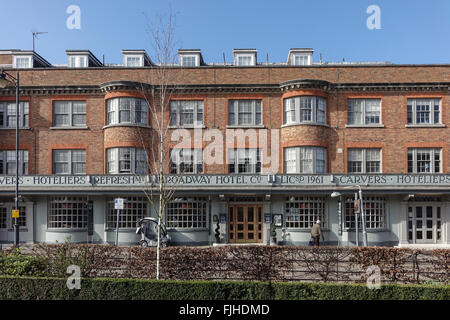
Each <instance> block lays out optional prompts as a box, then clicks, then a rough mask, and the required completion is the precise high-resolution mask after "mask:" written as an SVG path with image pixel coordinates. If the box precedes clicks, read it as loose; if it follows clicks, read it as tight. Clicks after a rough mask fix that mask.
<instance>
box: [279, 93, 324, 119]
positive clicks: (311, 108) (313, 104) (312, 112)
mask: <svg viewBox="0 0 450 320" xmlns="http://www.w3.org/2000/svg"><path fill="white" fill-rule="evenodd" d="M303 123H317V124H325V123H326V100H325V99H324V98H322V97H315V96H301V97H292V98H287V99H284V124H303Z"/></svg>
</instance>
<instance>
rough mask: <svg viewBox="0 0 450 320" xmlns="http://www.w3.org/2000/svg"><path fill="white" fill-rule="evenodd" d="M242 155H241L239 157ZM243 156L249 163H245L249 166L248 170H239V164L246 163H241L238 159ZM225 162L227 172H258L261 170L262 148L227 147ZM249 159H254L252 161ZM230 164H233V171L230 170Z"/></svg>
mask: <svg viewBox="0 0 450 320" xmlns="http://www.w3.org/2000/svg"><path fill="white" fill-rule="evenodd" d="M240 156H243V157H240ZM243 158H245V160H247V159H249V160H250V163H249V164H247V165H248V166H249V167H250V168H251V171H250V172H245V171H243V172H239V166H240V165H241V164H243V165H245V164H246V163H245V162H244V163H242V162H241V161H240V160H242V159H243ZM227 159H228V160H227V164H228V173H229V174H258V173H261V172H262V163H263V162H262V149H259V148H258V149H257V148H246V149H244V148H236V149H228V155H227ZM251 160H254V161H253V162H252V161H251ZM231 165H234V172H232V171H231V167H230V166H231Z"/></svg>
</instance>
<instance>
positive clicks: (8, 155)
mask: <svg viewBox="0 0 450 320" xmlns="http://www.w3.org/2000/svg"><path fill="white" fill-rule="evenodd" d="M0 162H1V168H0V169H1V170H0V175H14V174H16V168H15V167H16V150H0ZM28 162H29V159H28V150H19V174H20V175H27V174H28ZM10 163H11V164H14V168H13V170H12V172H11V173H9V174H8V171H9V164H10Z"/></svg>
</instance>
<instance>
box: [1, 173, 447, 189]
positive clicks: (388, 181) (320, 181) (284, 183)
mask: <svg viewBox="0 0 450 320" xmlns="http://www.w3.org/2000/svg"><path fill="white" fill-rule="evenodd" d="M164 179H165V183H166V184H167V185H168V186H174V187H177V188H183V187H186V188H196V187H213V188H220V187H256V188H263V187H340V186H341V187H345V186H361V187H412V186H419V187H420V186H423V187H450V174H403V175H401V174H400V175H397V174H378V175H339V174H336V175H335V174H323V175H295V174H294V175H290V174H289V175H284V174H280V175H234V174H232V175H206V174H205V175H166V176H164ZM15 181H16V180H15V176H0V190H1V189H5V188H8V189H9V187H13V186H14V185H15ZM158 184H159V176H156V175H147V176H135V175H86V176H56V175H47V176H21V177H19V186H20V187H21V188H31V189H34V188H39V189H41V188H42V189H45V188H52V189H55V188H58V187H61V188H62V187H74V188H87V187H89V188H100V187H139V188H142V187H157V186H158Z"/></svg>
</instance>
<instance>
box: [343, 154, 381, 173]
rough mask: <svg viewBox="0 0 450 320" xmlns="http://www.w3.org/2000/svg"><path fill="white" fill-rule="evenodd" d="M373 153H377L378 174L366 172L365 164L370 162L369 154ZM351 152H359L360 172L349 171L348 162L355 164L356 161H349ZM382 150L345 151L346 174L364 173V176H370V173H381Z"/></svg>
mask: <svg viewBox="0 0 450 320" xmlns="http://www.w3.org/2000/svg"><path fill="white" fill-rule="evenodd" d="M373 151H378V152H379V153H378V158H379V160H378V162H379V168H380V170H379V171H378V172H367V164H368V162H369V161H370V159H369V155H368V153H369V152H373ZM353 152H360V153H361V154H360V157H361V160H360V161H361V171H351V170H350V161H352V162H356V161H358V160H352V159H351V153H353ZM382 152H383V151H382V149H381V148H349V149H347V171H348V173H365V174H372V173H382V172H383V168H382V164H383V161H382V159H383V157H382Z"/></svg>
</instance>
